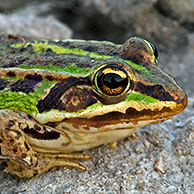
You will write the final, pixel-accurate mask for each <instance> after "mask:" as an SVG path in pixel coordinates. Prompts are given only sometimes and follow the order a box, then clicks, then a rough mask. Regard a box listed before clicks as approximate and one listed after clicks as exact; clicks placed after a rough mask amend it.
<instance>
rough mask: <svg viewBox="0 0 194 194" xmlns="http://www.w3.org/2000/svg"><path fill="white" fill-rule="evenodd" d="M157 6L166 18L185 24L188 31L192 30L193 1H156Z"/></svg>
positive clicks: (193, 24) (193, 18) (193, 17)
mask: <svg viewBox="0 0 194 194" xmlns="http://www.w3.org/2000/svg"><path fill="white" fill-rule="evenodd" d="M158 6H159V7H160V9H161V10H162V11H163V13H164V14H166V15H167V16H170V17H172V18H173V19H175V20H177V21H178V22H179V23H181V24H185V25H186V27H187V28H188V29H192V30H193V29H194V1H193V0H158Z"/></svg>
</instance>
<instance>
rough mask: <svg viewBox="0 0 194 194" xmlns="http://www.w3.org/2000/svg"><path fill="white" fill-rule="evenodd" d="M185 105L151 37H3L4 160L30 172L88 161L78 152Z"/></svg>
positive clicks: (16, 171) (0, 112)
mask: <svg viewBox="0 0 194 194" xmlns="http://www.w3.org/2000/svg"><path fill="white" fill-rule="evenodd" d="M186 106H187V96H186V94H185V92H184V91H183V90H182V89H181V87H180V86H179V85H178V84H177V83H176V81H175V80H174V79H173V78H172V77H171V76H169V75H168V74H166V73H164V72H163V71H162V70H161V69H160V68H159V67H158V52H157V48H156V47H155V46H154V44H153V43H151V42H149V41H147V40H144V39H141V38H138V37H132V38H130V39H129V40H127V41H126V42H125V43H124V44H122V45H117V44H114V43H111V42H106V41H85V40H71V39H69V40H59V41H47V40H39V41H35V40H31V39H29V38H23V37H14V36H12V35H9V36H8V37H7V36H3V35H1V36H0V162H1V163H2V165H3V166H4V169H5V171H6V172H9V173H11V174H13V175H16V176H18V177H20V178H31V177H33V176H35V175H39V174H41V173H43V172H45V171H47V170H48V169H51V168H52V167H56V166H70V167H76V168H78V169H81V170H83V171H84V170H86V168H85V167H84V166H83V165H81V164H80V163H78V162H76V160H81V159H83V160H87V159H89V158H90V157H89V155H88V154H84V153H82V152H80V151H83V150H87V149H90V148H93V147H96V146H99V145H102V144H108V143H109V144H110V147H111V148H115V146H116V142H117V141H118V140H120V139H122V138H125V137H128V136H131V135H132V134H133V133H134V130H135V129H136V128H137V127H141V126H145V125H149V124H152V123H158V122H162V121H165V120H167V119H169V118H171V117H172V116H174V115H176V114H178V113H180V112H181V111H183V110H184V109H185V107H186Z"/></svg>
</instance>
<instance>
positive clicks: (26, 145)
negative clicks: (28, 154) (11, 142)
mask: <svg viewBox="0 0 194 194" xmlns="http://www.w3.org/2000/svg"><path fill="white" fill-rule="evenodd" d="M24 146H25V148H26V150H27V151H29V150H30V147H29V145H28V144H27V143H26V142H24Z"/></svg>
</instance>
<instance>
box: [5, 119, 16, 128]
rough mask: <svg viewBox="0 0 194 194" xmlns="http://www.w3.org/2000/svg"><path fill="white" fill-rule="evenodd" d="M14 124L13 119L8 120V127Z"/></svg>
mask: <svg viewBox="0 0 194 194" xmlns="http://www.w3.org/2000/svg"><path fill="white" fill-rule="evenodd" d="M14 124H15V121H14V120H9V123H8V125H7V126H8V127H12V126H13V125H14Z"/></svg>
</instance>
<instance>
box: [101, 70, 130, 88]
mask: <svg viewBox="0 0 194 194" xmlns="http://www.w3.org/2000/svg"><path fill="white" fill-rule="evenodd" d="M126 80H127V79H126V78H124V79H123V78H122V77H121V76H119V75H118V74H114V73H108V74H106V75H104V77H103V83H104V85H105V86H106V87H107V88H110V89H115V88H118V87H120V86H125V83H126Z"/></svg>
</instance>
